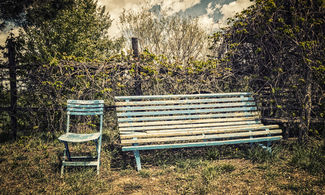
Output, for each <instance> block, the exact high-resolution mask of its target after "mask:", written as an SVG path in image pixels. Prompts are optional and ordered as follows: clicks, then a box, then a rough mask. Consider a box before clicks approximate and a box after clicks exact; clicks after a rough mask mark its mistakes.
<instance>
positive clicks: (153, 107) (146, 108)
mask: <svg viewBox="0 0 325 195" xmlns="http://www.w3.org/2000/svg"><path fill="white" fill-rule="evenodd" d="M254 105H255V102H238V103H220V104H194V105H173V106H146V107H142V106H141V107H138V106H137V107H118V108H116V111H137V110H171V109H172V110H182V109H201V108H223V107H225V108H227V107H237V106H254Z"/></svg>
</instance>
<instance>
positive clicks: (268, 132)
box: [121, 129, 282, 145]
mask: <svg viewBox="0 0 325 195" xmlns="http://www.w3.org/2000/svg"><path fill="white" fill-rule="evenodd" d="M280 133H282V130H280V129H276V130H266V131H252V132H240V133H224V134H213V135H199V136H182V137H176V136H174V137H165V138H147V139H129V140H121V144H122V145H126V144H134V143H138V144H142V143H153V142H175V141H194V140H207V139H224V138H238V137H249V136H261V135H271V134H280Z"/></svg>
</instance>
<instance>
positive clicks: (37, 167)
mask: <svg viewBox="0 0 325 195" xmlns="http://www.w3.org/2000/svg"><path fill="white" fill-rule="evenodd" d="M51 137H52V136H51V135H39V136H38V137H36V138H33V137H31V136H25V137H20V138H19V140H17V141H15V142H13V141H11V142H10V141H7V142H5V143H1V150H0V158H1V159H0V171H1V176H0V190H1V193H3V194H19V193H21V194H29V193H33V194H39V193H48V194H53V193H58V194H70V193H78V194H225V193H227V194H230V193H231V194H297V193H307V194H325V188H324V182H325V179H324V173H323V172H310V171H309V169H306V168H305V167H303V166H299V163H296V164H294V163H293V161H292V159H293V157H294V154H295V151H294V148H295V147H289V146H292V145H294V143H291V142H289V141H283V142H281V143H279V144H278V145H277V146H276V149H275V150H276V151H275V152H274V155H273V156H271V158H270V157H267V155H268V154H265V155H264V157H263V156H259V157H258V158H259V159H258V162H257V161H256V159H255V157H256V156H255V154H256V153H261V152H260V151H259V150H258V149H253V150H251V149H249V145H239V146H238V145H236V146H222V147H210V148H199V149H179V150H172V152H171V150H159V151H145V152H142V153H141V155H142V156H141V158H142V162H143V167H144V169H143V170H142V171H140V172H136V171H135V170H134V168H133V167H131V166H130V165H131V164H133V163H134V159H133V156H132V153H127V158H126V165H127V167H126V168H123V164H124V162H123V160H122V155H121V152H120V151H119V149H118V147H117V145H116V144H112V143H114V142H116V141H115V140H114V141H109V140H110V139H109V138H108V137H109V136H106V138H105V139H104V144H103V153H102V166H101V171H100V176H99V177H97V175H96V170H95V169H94V168H70V169H67V170H66V175H65V177H64V178H60V157H61V155H62V150H63V144H62V143H60V142H58V141H57V140H56V139H55V136H54V137H52V138H51ZM249 151H250V152H249ZM322 151H323V150H322ZM322 155H323V153H322ZM323 158H325V157H324V156H323ZM254 159H255V160H254ZM321 165H324V164H321ZM320 169H321V170H324V167H320Z"/></svg>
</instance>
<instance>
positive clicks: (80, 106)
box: [67, 100, 104, 115]
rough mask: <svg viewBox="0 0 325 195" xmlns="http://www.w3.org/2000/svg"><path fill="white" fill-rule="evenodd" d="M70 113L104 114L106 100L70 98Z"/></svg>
mask: <svg viewBox="0 0 325 195" xmlns="http://www.w3.org/2000/svg"><path fill="white" fill-rule="evenodd" d="M67 107H68V108H67V111H68V115H103V113H104V100H68V105H67Z"/></svg>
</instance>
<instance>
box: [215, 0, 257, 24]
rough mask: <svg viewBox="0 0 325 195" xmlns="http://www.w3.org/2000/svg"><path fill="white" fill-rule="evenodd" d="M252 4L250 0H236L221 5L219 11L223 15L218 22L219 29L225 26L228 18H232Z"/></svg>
mask: <svg viewBox="0 0 325 195" xmlns="http://www.w3.org/2000/svg"><path fill="white" fill-rule="evenodd" d="M253 4H254V2H252V1H250V0H237V1H234V2H231V3H229V4H225V5H223V6H222V7H221V9H220V12H221V13H222V14H223V18H222V19H221V20H219V22H218V26H219V28H222V27H225V26H227V19H228V18H231V17H234V16H235V15H236V13H238V12H241V11H243V10H244V9H246V8H248V7H249V6H251V5H253Z"/></svg>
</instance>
